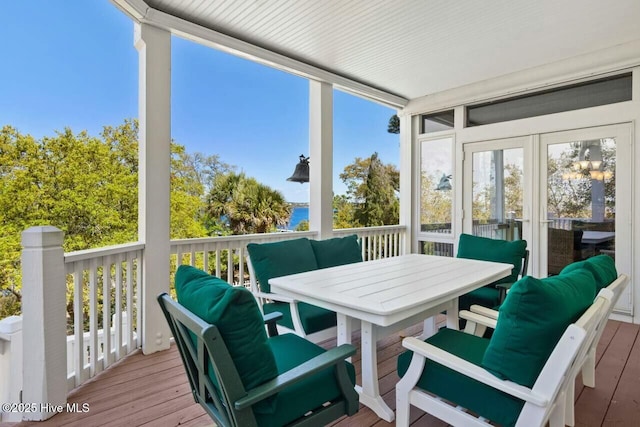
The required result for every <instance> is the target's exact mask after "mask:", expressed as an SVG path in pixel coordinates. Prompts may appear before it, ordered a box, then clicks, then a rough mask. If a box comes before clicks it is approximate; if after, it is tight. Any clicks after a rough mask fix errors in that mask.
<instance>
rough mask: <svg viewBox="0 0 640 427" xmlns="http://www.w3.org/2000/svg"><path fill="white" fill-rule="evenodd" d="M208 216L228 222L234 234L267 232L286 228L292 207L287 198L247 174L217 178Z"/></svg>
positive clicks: (210, 193)
mask: <svg viewBox="0 0 640 427" xmlns="http://www.w3.org/2000/svg"><path fill="white" fill-rule="evenodd" d="M207 204H208V211H209V214H210V215H211V216H212V217H213V218H214V219H217V220H219V221H222V222H225V223H226V224H227V226H228V227H229V229H230V230H231V232H232V234H249V233H268V232H270V231H275V229H276V227H277V226H285V225H286V224H287V222H288V221H289V217H290V216H291V206H290V205H289V203H287V202H286V201H285V200H284V196H283V195H282V193H280V192H279V191H277V190H274V189H272V188H270V187H268V186H266V185H264V184H261V183H259V182H258V181H257V180H256V179H255V178H247V176H246V175H245V174H244V173H239V174H237V173H235V172H229V173H226V174H220V175H218V176H217V177H216V179H215V180H214V183H213V187H212V188H211V191H210V192H209V197H208V201H207Z"/></svg>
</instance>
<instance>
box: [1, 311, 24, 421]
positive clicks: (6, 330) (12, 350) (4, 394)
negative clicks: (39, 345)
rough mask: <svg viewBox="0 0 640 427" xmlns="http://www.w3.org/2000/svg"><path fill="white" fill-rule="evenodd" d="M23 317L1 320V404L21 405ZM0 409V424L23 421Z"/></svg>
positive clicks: (16, 413) (12, 413)
mask: <svg viewBox="0 0 640 427" xmlns="http://www.w3.org/2000/svg"><path fill="white" fill-rule="evenodd" d="M22 350H23V345H22V317H20V316H9V317H5V318H4V319H0V402H1V403H20V393H21V390H22ZM5 409H6V408H4V407H3V408H2V409H0V423H2V422H17V421H21V420H22V414H20V413H18V412H9V411H5Z"/></svg>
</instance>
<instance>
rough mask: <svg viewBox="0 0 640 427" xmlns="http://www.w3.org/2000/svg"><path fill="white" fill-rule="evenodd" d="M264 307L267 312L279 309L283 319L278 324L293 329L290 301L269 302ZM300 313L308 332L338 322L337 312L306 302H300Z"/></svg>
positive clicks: (310, 332)
mask: <svg viewBox="0 0 640 427" xmlns="http://www.w3.org/2000/svg"><path fill="white" fill-rule="evenodd" d="M262 309H263V311H264V313H265V314H269V313H273V312H275V311H279V312H280V313H282V319H280V320H278V324H279V325H282V326H286V327H287V328H289V329H293V321H292V320H291V309H290V305H289V303H288V302H269V303H266V304H264V305H263V306H262ZM298 314H300V322H301V323H302V328H303V329H304V331H305V332H306V333H307V334H312V333H314V332H318V331H322V330H324V329H327V328H331V327H333V326H336V324H337V321H336V313H335V312H333V311H330V310H326V309H324V308H320V307H317V306H315V305H311V304H307V303H305V302H299V303H298Z"/></svg>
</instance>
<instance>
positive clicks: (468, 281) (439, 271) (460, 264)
mask: <svg viewBox="0 0 640 427" xmlns="http://www.w3.org/2000/svg"><path fill="white" fill-rule="evenodd" d="M512 268H513V266H512V265H510V264H502V263H494V262H487V261H477V260H470V259H463V258H450V257H441V256H431V255H420V254H410V255H403V256H399V257H392V258H385V259H380V260H375V261H366V262H361V263H355V264H348V265H343V266H338V267H332V268H328V269H321V270H314V271H309V272H306V273H299V274H293V275H289V276H283V277H277V278H273V279H271V280H270V281H269V283H270V284H271V289H272V291H273V292H275V293H282V294H284V295H288V296H293V297H294V298H297V299H300V300H301V301H305V302H309V303H312V304H315V305H318V306H320V307H324V308H327V309H330V310H333V311H337V312H345V309H347V310H346V311H347V312H353V311H357V312H359V313H360V314H361V316H358V317H360V318H363V319H367V318H368V317H367V314H371V315H374V316H373V317H371V318H369V320H370V321H372V322H375V323H378V324H383V325H386V324H389V323H390V322H388V321H387V320H385V319H384V318H385V317H397V316H398V315H399V314H400V315H401V314H402V312H405V311H407V312H410V311H412V309H415V308H417V307H419V308H421V309H424V308H425V305H427V306H435V305H438V304H440V303H442V302H444V301H447V300H451V299H452V298H456V297H458V296H460V295H463V294H465V293H467V292H468V291H470V290H473V289H475V288H478V287H480V286H482V285H485V284H487V283H491V282H493V281H495V280H498V279H500V278H502V277H505V276H507V275H509V274H510V272H511V269H512Z"/></svg>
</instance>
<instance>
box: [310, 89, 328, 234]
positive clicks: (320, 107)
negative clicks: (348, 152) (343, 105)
mask: <svg viewBox="0 0 640 427" xmlns="http://www.w3.org/2000/svg"><path fill="white" fill-rule="evenodd" d="M309 155H310V159H311V160H310V167H309V229H310V230H311V231H317V232H318V238H320V239H327V238H330V237H332V234H333V87H332V86H331V85H330V84H329V83H324V82H317V81H315V80H309Z"/></svg>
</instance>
